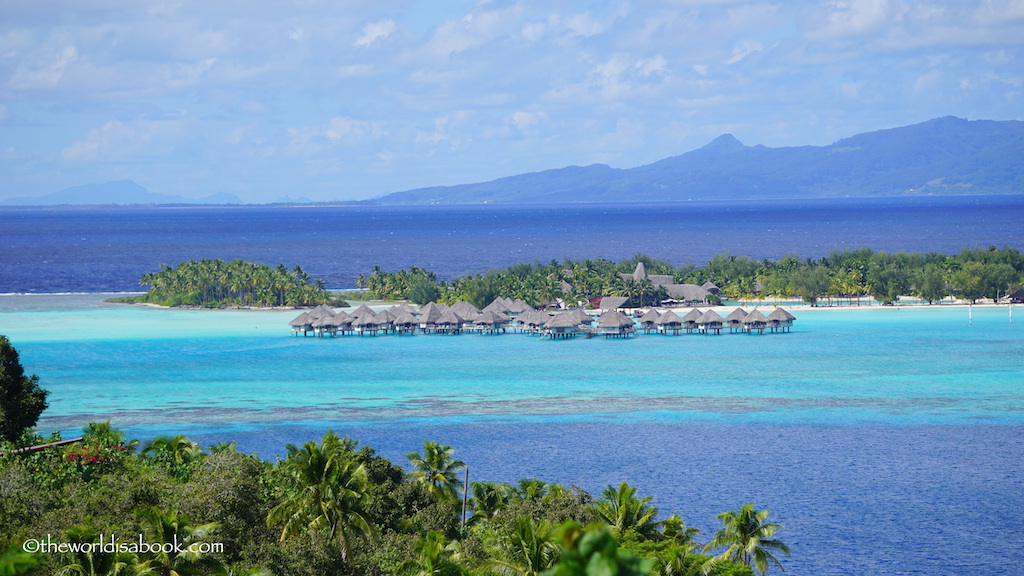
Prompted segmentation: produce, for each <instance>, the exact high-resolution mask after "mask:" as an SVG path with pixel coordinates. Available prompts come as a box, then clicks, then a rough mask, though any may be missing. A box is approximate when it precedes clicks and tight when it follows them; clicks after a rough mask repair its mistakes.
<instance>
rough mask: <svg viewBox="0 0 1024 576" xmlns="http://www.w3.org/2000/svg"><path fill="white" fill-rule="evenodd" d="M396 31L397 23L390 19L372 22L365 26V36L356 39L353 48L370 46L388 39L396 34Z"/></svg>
mask: <svg viewBox="0 0 1024 576" xmlns="http://www.w3.org/2000/svg"><path fill="white" fill-rule="evenodd" d="M395 29H396V26H395V21H394V20H392V19H390V18H387V19H384V20H380V21H377V22H370V23H369V24H367V25H366V26H363V35H362V36H360V37H359V38H358V39H356V41H355V43H354V44H353V46H369V45H370V44H373V43H374V42H376V41H377V40H380V39H381V38H387V37H388V36H390V35H391V34H392V33H394V31H395Z"/></svg>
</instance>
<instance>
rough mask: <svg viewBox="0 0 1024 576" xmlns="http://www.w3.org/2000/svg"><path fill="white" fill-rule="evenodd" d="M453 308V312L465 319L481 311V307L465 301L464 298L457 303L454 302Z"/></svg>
mask: <svg viewBox="0 0 1024 576" xmlns="http://www.w3.org/2000/svg"><path fill="white" fill-rule="evenodd" d="M451 309H452V312H455V313H456V314H458V315H459V317H460V318H463V319H465V318H469V317H471V316H474V315H476V314H479V313H480V309H479V308H477V307H476V306H473V305H472V304H470V303H469V302H464V301H462V300H459V301H458V302H456V303H455V304H452V305H451Z"/></svg>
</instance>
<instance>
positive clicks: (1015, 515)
mask: <svg viewBox="0 0 1024 576" xmlns="http://www.w3.org/2000/svg"><path fill="white" fill-rule="evenodd" d="M103 298H104V296H103V295H97V294H84V295H81V294H80V295H32V296H17V295H6V296H0V333H2V334H6V335H8V336H9V337H10V338H11V340H12V342H13V343H14V345H15V346H16V347H17V348H18V350H19V351H20V352H21V355H22V362H23V364H24V365H25V366H26V368H27V369H28V370H29V371H30V372H33V373H36V374H39V375H40V377H41V379H42V383H43V385H44V386H45V387H46V388H48V389H50V390H51V396H50V408H49V409H48V410H47V412H46V413H45V415H44V417H43V419H42V420H41V422H40V428H41V429H44V430H49V429H59V430H62V431H63V432H64V433H65V434H68V435H71V434H75V433H77V431H78V430H79V429H80V427H81V426H82V425H83V424H85V423H86V422H88V421H91V420H107V419H112V420H113V421H114V424H115V425H117V426H120V427H122V428H124V429H126V430H127V431H128V432H129V433H130V434H131V435H133V436H136V437H141V438H147V437H151V436H153V435H157V434H177V433H187V434H189V435H190V436H191V437H193V438H196V439H198V440H199V441H201V442H202V443H203V444H204V445H207V444H209V443H212V442H214V441H217V440H228V439H232V440H238V441H239V445H240V448H241V449H243V450H246V451H258V453H259V454H260V455H261V456H263V457H265V458H268V459H271V460H272V459H274V458H275V457H276V456H278V455H280V454H282V453H283V446H284V444H285V443H286V442H304V441H307V440H311V439H315V438H318V437H319V436H321V435H322V434H323V432H324V431H325V430H326V429H328V428H333V429H334V430H335V431H337V432H339V433H341V434H348V435H350V436H352V437H354V438H357V439H359V440H360V441H361V442H362V443H364V444H367V445H370V446H373V447H375V448H377V449H378V451H379V452H380V453H381V454H382V455H384V456H387V457H388V458H391V459H392V460H393V461H395V462H403V461H404V454H405V453H407V452H409V451H412V450H416V449H418V447H419V446H420V444H421V443H422V441H423V440H424V439H433V440H437V441H441V442H444V443H448V444H452V445H453V446H454V447H455V448H456V451H457V453H456V455H457V456H458V457H459V458H461V459H462V460H464V461H466V462H467V463H468V464H469V466H470V472H471V477H472V479H474V480H483V479H489V480H496V481H515V480H516V479H518V478H522V477H533V476H537V477H540V478H543V479H545V480H548V481H554V482H562V483H567V484H577V485H579V486H581V487H583V488H585V489H587V490H588V491H590V492H591V493H593V494H599V493H600V491H601V490H602V489H603V488H604V487H605V486H607V485H609V484H618V483H619V482H621V481H623V480H627V481H629V482H630V483H631V484H633V485H636V486H638V487H639V489H640V492H641V493H643V494H649V495H652V496H654V503H655V504H657V505H658V506H659V508H660V510H661V511H662V513H663V514H665V515H667V514H670V513H671V512H673V511H677V512H678V513H680V514H681V515H682V516H683V517H684V518H685V519H686V520H687V522H688V523H690V524H691V525H694V526H697V527H698V528H700V529H701V530H702V531H703V532H704V534H705V537H706V538H710V535H709V534H710V533H712V531H713V530H714V529H715V520H714V514H715V513H717V512H720V511H723V510H728V509H735V508H737V507H739V506H741V505H742V504H744V503H746V502H756V503H757V504H758V505H759V506H763V507H767V508H770V509H771V510H772V511H773V513H772V517H773V518H774V519H776V520H777V521H779V522H781V523H782V524H783V525H785V530H784V531H783V532H782V533H781V537H782V538H783V539H784V540H785V541H786V542H787V543H788V544H789V545H790V547H791V548H792V550H793V557H792V558H789V559H786V560H785V561H784V565H785V567H786V573H787V574H796V575H822V574H836V575H839V574H843V575H846V574H865V575H866V574H915V575H917V574H920V575H929V576H933V575H944V574H949V575H954V574H956V575H959V574H1021V573H1024V338H1022V337H1021V335H1022V334H1021V329H1022V326H1021V324H1024V311H1022V310H1020V309H1017V310H1016V311H1017V312H1018V315H1017V316H1018V317H1017V318H1014V319H1013V320H1014V322H1012V323H1011V321H1010V320H1011V318H1010V310H1009V309H1008V308H1006V307H975V308H974V309H973V311H972V312H971V317H972V318H971V319H970V321H969V316H968V314H969V312H968V309H966V308H961V307H930V308H908V307H903V308H888V307H887V308H882V307H877V306H873V307H870V308H861V309H843V310H838V309H829V310H801V311H798V312H797V313H796V314H797V316H798V320H797V322H796V325H795V327H794V330H793V332H792V333H789V334H767V335H763V336H759V335H741V334H723V335H719V336H700V335H683V336H676V337H672V336H656V335H649V336H647V335H641V336H639V337H637V338H633V339H629V340H605V339H598V338H595V339H590V340H587V339H582V338H581V339H576V340H570V341H548V340H545V339H542V338H538V337H532V336H526V335H520V334H511V333H509V334H504V335H499V336H480V335H468V334H467V335H460V336H423V335H416V336H411V337H398V336H378V337H364V338H360V337H339V338H334V339H330V338H327V339H318V338H312V337H309V338H303V337H294V336H292V335H291V334H290V332H289V329H288V326H287V323H288V321H289V320H290V319H291V318H293V317H294V316H295V315H296V313H295V312H294V311H194V310H165V309H155V308H146V307H134V306H124V305H112V304H106V303H104V302H103V301H102V300H103Z"/></svg>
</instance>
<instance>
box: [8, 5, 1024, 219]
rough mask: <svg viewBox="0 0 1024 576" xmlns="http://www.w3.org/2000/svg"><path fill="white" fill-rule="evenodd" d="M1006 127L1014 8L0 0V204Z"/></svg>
mask: <svg viewBox="0 0 1024 576" xmlns="http://www.w3.org/2000/svg"><path fill="white" fill-rule="evenodd" d="M945 115H955V116H960V117H964V118H969V119H995V120H1011V119H1015V120H1020V119H1024V1H1022V0H986V1H982V0H976V1H971V0H963V1H950V2H936V1H929V0H921V1H900V0H846V1H800V0H794V1H788V0H787V1H785V2H782V1H778V2H755V1H744V0H737V1H729V0H675V1H673V0H664V1H634V2H593V1H591V2H582V1H576V0H546V1H543V2H541V1H533V0H528V1H501V0H493V1H478V2H472V1H451V0H449V1H444V0H432V1H431V2H412V1H409V2H405V1H394V2H388V1H382V0H375V1H372V2H363V1H359V0H346V1H338V0H275V1H263V2H237V1H230V0H218V1H213V2H197V1H191V0H188V1H167V2H163V1H158V0H154V1H147V2H125V1H123V0H73V1H48V0H0V199H3V198H8V197H15V196H38V195H42V194H46V193H50V192H55V191H57V190H60V189H62V188H65V187H69V186H78V185H84V184H93V183H99V182H105V181H110V180H120V179H132V180H134V181H136V182H138V183H139V184H141V185H143V186H145V187H147V188H148V189H149V190H150V191H152V192H158V193H163V194H179V195H182V196H185V197H186V198H198V197H201V196H206V195H209V194H213V193H217V192H228V193H232V194H236V195H238V196H239V197H240V198H242V199H243V200H245V201H249V202H272V201H276V200H278V199H280V198H282V197H307V198H310V199H314V200H329V199H362V198H370V197H374V196H380V195H383V194H387V193H390V192H397V191H401V190H407V189H412V188H418V187H425V186H435V185H447V184H461V183H468V182H478V181H485V180H491V179H494V178H499V177H502V176H509V175H513V174H519V173H523V172H532V171H538V170H545V169H549V168H559V167H562V166H567V165H587V164H592V163H604V164H608V165H611V166H613V167H616V168H630V167H634V166H639V165H642V164H647V163H650V162H653V161H656V160H659V159H661V158H665V157H668V156H674V155H677V154H681V153H683V152H686V151H689V150H692V149H695V148H698V147H700V146H703V145H704V144H706V143H707V142H709V141H710V140H712V139H714V138H715V137H717V136H719V135H721V134H723V133H732V134H733V135H735V136H736V137H737V138H739V139H740V140H741V141H742V142H744V143H745V144H748V145H753V144H763V145H766V146H793V145H805V144H810V145H824V144H829V143H831V142H834V141H835V140H838V139H840V138H843V137H846V136H851V135H853V134H856V133H860V132H866V131H871V130H878V129H883V128H891V127H895V126H902V125H906V124H913V123H917V122H921V121H924V120H928V119H930V118H934V117H938V116H945Z"/></svg>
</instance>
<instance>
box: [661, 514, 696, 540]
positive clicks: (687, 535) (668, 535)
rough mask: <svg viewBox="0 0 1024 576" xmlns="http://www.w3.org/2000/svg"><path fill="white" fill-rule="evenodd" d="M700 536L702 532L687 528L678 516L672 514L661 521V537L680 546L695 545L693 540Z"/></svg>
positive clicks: (690, 527)
mask: <svg viewBox="0 0 1024 576" xmlns="http://www.w3.org/2000/svg"><path fill="white" fill-rule="evenodd" d="M698 534H700V530H699V529H697V528H694V527H692V526H687V525H686V522H683V519H682V518H680V517H679V515H678V514H672V515H671V516H669V517H668V518H666V519H664V520H662V521H661V537H662V538H664V539H666V540H671V541H672V542H674V543H676V544H678V545H681V546H682V545H688V544H695V543H694V541H693V538H694V537H695V536H697V535H698Z"/></svg>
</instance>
